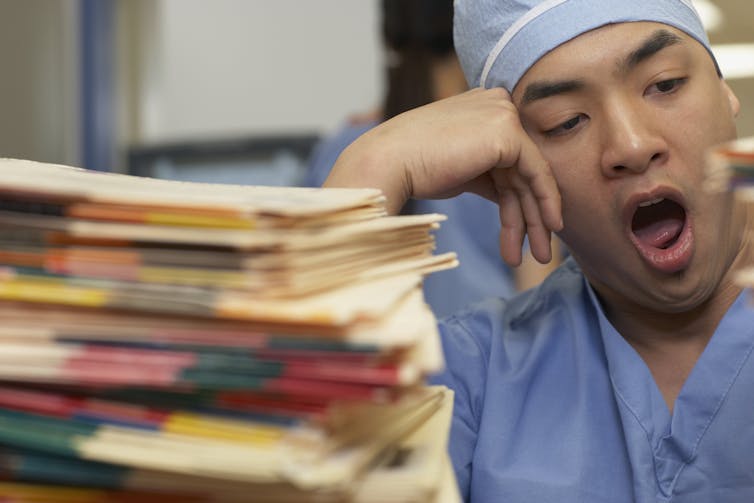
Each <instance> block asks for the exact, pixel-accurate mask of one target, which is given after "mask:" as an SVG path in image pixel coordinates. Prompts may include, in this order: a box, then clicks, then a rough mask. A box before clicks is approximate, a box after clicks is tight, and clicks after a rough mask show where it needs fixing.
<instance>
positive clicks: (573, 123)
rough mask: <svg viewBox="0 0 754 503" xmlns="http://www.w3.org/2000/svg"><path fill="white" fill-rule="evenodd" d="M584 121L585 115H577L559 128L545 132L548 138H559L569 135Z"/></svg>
mask: <svg viewBox="0 0 754 503" xmlns="http://www.w3.org/2000/svg"><path fill="white" fill-rule="evenodd" d="M583 120H584V116H583V115H577V116H575V117H572V118H570V119H568V120H567V121H565V122H564V123H562V124H560V125H559V126H557V127H554V128H552V129H548V130H547V131H545V134H546V135H547V136H559V135H563V134H566V133H568V132H569V131H571V130H572V129H573V128H575V127H576V126H578V125H579V124H580V123H581V122H582V121H583Z"/></svg>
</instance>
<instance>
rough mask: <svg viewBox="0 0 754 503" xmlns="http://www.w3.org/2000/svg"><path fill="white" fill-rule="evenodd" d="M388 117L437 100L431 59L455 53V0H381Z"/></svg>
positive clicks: (384, 107)
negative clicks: (385, 49) (386, 51)
mask: <svg viewBox="0 0 754 503" xmlns="http://www.w3.org/2000/svg"><path fill="white" fill-rule="evenodd" d="M382 35H383V40H384V43H385V46H386V48H387V50H388V54H387V79H388V81H387V86H386V88H387V94H386V96H385V102H384V104H383V109H382V119H383V120H388V119H390V118H392V117H394V116H396V115H398V114H400V113H403V112H405V111H407V110H410V109H412V108H416V107H419V106H422V105H426V104H428V103H431V102H432V101H434V100H435V92H434V89H433V84H432V74H431V68H432V63H433V62H434V61H435V60H437V59H438V58H445V57H447V56H448V55H451V54H453V55H454V48H453V0H382Z"/></svg>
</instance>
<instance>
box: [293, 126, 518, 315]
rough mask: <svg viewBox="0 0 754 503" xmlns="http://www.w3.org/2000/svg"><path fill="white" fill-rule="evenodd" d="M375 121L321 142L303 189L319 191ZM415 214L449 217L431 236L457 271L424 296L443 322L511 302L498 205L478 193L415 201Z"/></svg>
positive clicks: (427, 287) (429, 286) (441, 276)
mask: <svg viewBox="0 0 754 503" xmlns="http://www.w3.org/2000/svg"><path fill="white" fill-rule="evenodd" d="M376 125H377V123H376V122H369V123H366V124H359V125H346V126H344V127H343V128H341V129H340V130H339V131H338V132H337V133H336V134H334V135H333V136H330V137H328V138H326V139H325V140H324V141H322V142H320V143H319V144H318V145H317V146H316V147H315V149H314V152H313V153H312V156H311V160H310V162H309V166H308V171H307V175H306V180H305V185H307V186H309V187H319V186H321V185H322V184H323V183H324V181H325V179H326V178H327V175H328V174H329V173H330V170H331V169H332V166H333V165H334V164H335V161H336V160H337V159H338V156H339V155H340V153H341V152H342V151H343V149H345V148H346V147H347V146H348V145H350V144H351V143H352V142H353V141H354V140H356V138H358V137H359V136H361V135H362V134H364V133H365V132H367V131H369V130H370V129H371V128H373V127H374V126H376ZM410 204H411V213H413V214H425V213H441V214H443V215H446V216H447V217H448V219H447V220H445V221H443V222H441V223H440V228H439V229H438V230H436V231H434V232H433V234H434V236H435V240H436V249H435V251H434V253H436V254H439V253H444V252H448V251H453V252H456V254H457V255H458V259H459V262H460V265H459V267H457V268H455V269H451V270H448V271H440V272H436V273H433V274H430V275H429V276H427V277H426V278H425V279H424V297H425V299H426V301H427V303H428V304H429V305H430V307H431V308H432V311H433V312H434V313H435V315H436V316H437V317H438V318H440V317H443V316H448V315H450V314H453V313H454V312H456V311H457V310H458V309H460V308H462V307H464V306H466V305H468V304H472V303H474V302H477V301H480V300H482V299H485V298H487V297H493V296H494V297H504V298H507V297H509V296H511V295H513V294H514V293H515V292H516V288H515V284H514V279H513V274H512V271H511V269H510V268H508V267H507V266H506V265H505V263H504V262H503V260H502V258H500V241H499V239H500V238H499V235H500V216H499V211H498V206H497V205H496V204H494V203H492V202H491V201H487V200H486V199H484V198H482V197H479V196H477V195H474V194H462V195H460V196H457V197H454V198H451V199H442V200H413V201H411V202H410Z"/></svg>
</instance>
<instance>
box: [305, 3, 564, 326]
mask: <svg viewBox="0 0 754 503" xmlns="http://www.w3.org/2000/svg"><path fill="white" fill-rule="evenodd" d="M381 7H382V37H383V42H384V44H385V49H386V58H385V61H386V79H387V86H386V87H387V91H386V94H385V97H384V102H383V104H382V107H381V108H379V109H377V110H373V111H370V112H366V113H363V114H358V115H353V116H351V117H350V118H349V119H348V120H347V122H346V124H345V125H344V126H343V127H342V128H341V129H340V130H339V131H338V132H337V133H335V134H334V135H332V136H331V137H329V138H326V139H324V140H323V141H321V142H320V143H319V144H318V145H317V146H316V148H315V150H314V152H313V154H312V157H311V160H310V164H309V167H308V171H307V175H306V182H305V183H306V185H308V186H314V187H319V186H321V185H322V183H323V182H324V181H325V179H326V178H327V175H328V174H329V173H330V169H331V168H332V166H333V165H334V164H335V161H336V160H337V158H338V156H339V155H340V153H341V152H342V151H343V149H345V148H346V147H347V146H348V145H349V144H351V143H352V142H353V141H354V140H356V138H358V137H359V136H361V135H362V134H363V133H365V132H367V131H368V130H370V129H372V128H373V127H375V126H376V125H377V124H379V123H380V122H383V121H386V120H388V119H390V118H392V117H394V116H396V115H399V114H401V113H403V112H405V111H407V110H410V109H413V108H416V107H419V106H422V105H426V104H427V103H430V102H433V101H436V100H440V99H443V98H448V97H450V96H454V95H456V94H459V93H462V92H464V91H466V90H467V89H468V86H467V84H466V78H465V77H464V74H463V70H462V69H461V66H460V64H459V62H458V58H457V57H456V53H455V50H454V47H453V1H452V0H382V3H381ZM402 213H403V214H423V213H441V214H444V215H447V216H448V220H447V221H445V222H443V223H442V225H441V228H440V229H439V230H438V231H437V232H436V233H435V237H436V240H437V252H438V253H443V252H446V251H454V252H456V253H457V254H458V258H459V261H460V266H459V267H458V268H456V269H454V270H451V271H444V272H441V273H437V274H432V275H430V276H429V277H427V278H426V279H425V284H424V293H425V297H426V299H427V302H428V303H429V305H430V306H431V307H432V309H433V311H434V312H435V314H436V315H437V316H445V315H449V314H451V313H453V312H455V311H456V310H457V309H459V308H461V307H463V306H465V305H467V304H470V303H472V302H475V301H478V300H481V299H483V298H486V297H490V296H496V297H509V296H511V295H512V294H513V293H515V292H516V291H517V290H524V289H528V288H530V287H532V286H534V285H536V284H538V283H539V282H540V281H541V280H542V279H543V278H544V277H545V276H546V275H547V274H548V273H549V272H550V271H551V270H552V269H554V268H555V266H556V265H557V264H556V262H557V260H556V261H553V263H550V264H547V265H542V264H539V263H538V262H536V261H535V260H533V259H531V257H530V256H529V255H526V256H525V257H524V260H523V262H522V265H521V266H519V267H518V268H516V269H513V268H510V267H508V266H507V265H505V263H504V262H503V261H502V259H501V258H500V242H499V235H500V217H499V210H498V207H497V205H496V204H494V203H492V202H490V201H488V200H486V199H484V198H481V197H479V196H477V195H475V194H462V195H460V196H457V197H454V198H451V199H443V200H411V201H409V202H408V203H407V204H406V205H405V206H404V207H403V210H402ZM556 256H557V255H556Z"/></svg>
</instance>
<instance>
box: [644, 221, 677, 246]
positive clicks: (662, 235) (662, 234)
mask: <svg viewBox="0 0 754 503" xmlns="http://www.w3.org/2000/svg"><path fill="white" fill-rule="evenodd" d="M682 230H683V219H680V218H664V219H662V220H657V221H654V222H652V223H649V224H646V225H644V226H642V227H641V228H635V229H634V234H635V235H636V237H637V238H638V239H639V241H641V242H642V243H644V244H645V245H646V246H652V247H654V248H667V247H668V246H670V245H671V244H672V243H673V242H674V241H675V240H676V238H678V236H679V235H680V234H681V231H682Z"/></svg>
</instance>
